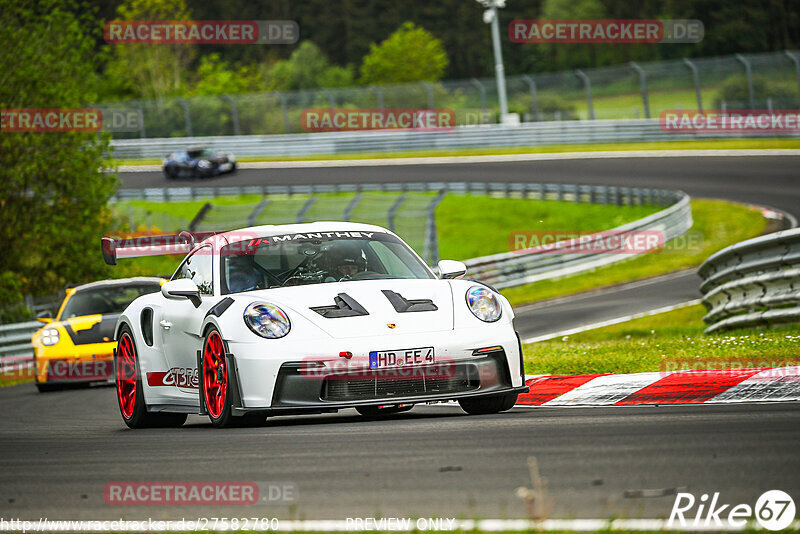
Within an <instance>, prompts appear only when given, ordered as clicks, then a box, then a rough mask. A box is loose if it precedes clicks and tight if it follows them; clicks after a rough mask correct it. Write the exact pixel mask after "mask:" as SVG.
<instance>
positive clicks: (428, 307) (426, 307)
mask: <svg viewBox="0 0 800 534" xmlns="http://www.w3.org/2000/svg"><path fill="white" fill-rule="evenodd" d="M381 293H383V294H384V295H385V296H386V298H387V299H389V302H391V303H392V306H394V309H395V311H396V312H398V313H406V312H423V311H436V310H438V309H439V308H437V307H436V304H434V303H433V301H432V300H430V299H419V300H406V299H404V298H403V295H401V294H400V293H395V292H394V291H389V290H388V289H384V290H382V291H381Z"/></svg>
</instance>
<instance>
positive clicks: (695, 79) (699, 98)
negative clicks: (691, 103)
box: [683, 58, 703, 113]
mask: <svg viewBox="0 0 800 534" xmlns="http://www.w3.org/2000/svg"><path fill="white" fill-rule="evenodd" d="M683 64H684V65H686V66H687V67H689V70H690V71H691V72H692V81H693V82H694V93H695V96H696V97H697V110H698V111H699V112H700V113H702V112H703V95H702V94H701V93H700V74H699V73H698V71H697V65H695V64H694V63H693V62H692V61H690V60H689V59H687V58H683Z"/></svg>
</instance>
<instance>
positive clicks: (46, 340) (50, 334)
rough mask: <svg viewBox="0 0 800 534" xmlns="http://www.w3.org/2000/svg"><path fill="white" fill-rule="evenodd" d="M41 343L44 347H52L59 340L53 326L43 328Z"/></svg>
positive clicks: (59, 337)
mask: <svg viewBox="0 0 800 534" xmlns="http://www.w3.org/2000/svg"><path fill="white" fill-rule="evenodd" d="M41 339H42V345H44V346H45V347H52V346H53V345H55V344H56V343H58V342H59V341H60V340H61V336H60V335H59V333H58V330H56V329H55V328H45V329H44V330H42V336H41Z"/></svg>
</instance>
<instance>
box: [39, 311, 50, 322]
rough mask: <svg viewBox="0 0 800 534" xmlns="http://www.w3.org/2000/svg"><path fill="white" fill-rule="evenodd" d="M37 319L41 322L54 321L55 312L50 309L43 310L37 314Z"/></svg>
mask: <svg viewBox="0 0 800 534" xmlns="http://www.w3.org/2000/svg"><path fill="white" fill-rule="evenodd" d="M36 320H37V321H39V322H40V323H45V324H46V323H52V322H53V314H52V313H50V311H43V312H41V313H39V314H37V315H36Z"/></svg>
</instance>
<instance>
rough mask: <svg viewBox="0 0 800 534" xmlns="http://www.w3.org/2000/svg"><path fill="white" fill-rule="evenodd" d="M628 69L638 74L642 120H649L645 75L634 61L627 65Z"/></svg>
mask: <svg viewBox="0 0 800 534" xmlns="http://www.w3.org/2000/svg"><path fill="white" fill-rule="evenodd" d="M628 65H630V67H631V68H632V69H633V70H635V71H636V72H637V73H638V74H639V86H640V87H641V89H642V106H644V118H645V119H649V118H650V101H649V99H648V98H647V74H646V73H645V72H644V69H643V68H642V67H640V66H639V65H637V64H636V62H635V61H631V62H630V63H628Z"/></svg>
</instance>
